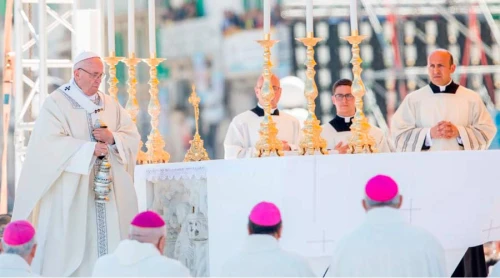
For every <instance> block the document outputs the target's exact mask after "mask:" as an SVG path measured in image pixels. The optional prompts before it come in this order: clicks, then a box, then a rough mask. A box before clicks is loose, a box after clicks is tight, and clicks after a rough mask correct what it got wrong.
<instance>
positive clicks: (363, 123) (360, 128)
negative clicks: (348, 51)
mask: <svg viewBox="0 0 500 278" xmlns="http://www.w3.org/2000/svg"><path fill="white" fill-rule="evenodd" d="M366 37H367V36H361V35H359V33H358V31H357V30H355V31H352V32H351V36H348V37H345V38H343V39H344V40H347V41H348V42H349V43H350V44H351V45H352V59H351V64H352V73H353V80H352V94H353V95H354V97H355V99H356V103H355V104H356V114H355V115H354V119H353V120H352V125H351V132H352V135H351V138H349V142H348V144H349V151H348V152H349V153H353V154H354V153H376V152H378V150H377V148H376V146H375V139H374V138H373V137H372V136H370V134H369V132H370V123H368V120H367V119H366V117H365V113H364V112H363V96H364V95H365V91H366V89H365V85H364V84H363V80H362V79H361V72H362V71H363V69H362V68H361V63H362V62H363V60H362V59H361V56H360V54H359V44H360V43H361V42H362V41H363V40H364V39H365V38H366Z"/></svg>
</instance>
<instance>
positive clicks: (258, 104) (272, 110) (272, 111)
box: [257, 102, 276, 114]
mask: <svg viewBox="0 0 500 278" xmlns="http://www.w3.org/2000/svg"><path fill="white" fill-rule="evenodd" d="M257 106H258V107H260V108H262V110H264V107H262V106H261V105H260V103H258V102H257ZM275 110H276V109H272V108H271V114H272V113H274V111H275Z"/></svg>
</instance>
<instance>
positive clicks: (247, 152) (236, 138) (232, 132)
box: [224, 120, 255, 159]
mask: <svg viewBox="0 0 500 278" xmlns="http://www.w3.org/2000/svg"><path fill="white" fill-rule="evenodd" d="M246 140H249V138H245V135H244V134H243V132H242V130H241V129H240V127H239V126H238V125H237V124H236V123H235V122H234V120H233V121H232V122H231V124H230V125H229V128H228V129H227V134H226V138H225V139H224V159H234V158H245V157H252V152H253V151H254V150H255V148H254V147H247V144H246Z"/></svg>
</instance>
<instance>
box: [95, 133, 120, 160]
mask: <svg viewBox="0 0 500 278" xmlns="http://www.w3.org/2000/svg"><path fill="white" fill-rule="evenodd" d="M92 134H93V135H94V138H95V139H96V140H97V141H98V142H97V144H96V145H95V149H94V155H95V156H105V155H107V154H108V144H109V145H111V144H114V143H115V139H114V137H113V133H111V131H109V129H107V128H96V129H94V130H93V131H92Z"/></svg>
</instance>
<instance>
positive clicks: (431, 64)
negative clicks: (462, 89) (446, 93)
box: [427, 49, 456, 86]
mask: <svg viewBox="0 0 500 278" xmlns="http://www.w3.org/2000/svg"><path fill="white" fill-rule="evenodd" d="M455 69H456V66H455V65H454V63H453V55H452V54H451V53H450V52H449V51H448V50H446V49H436V50H434V51H433V52H432V53H431V54H430V55H429V57H428V58H427V71H428V74H429V79H430V80H431V82H432V83H434V84H435V85H437V86H445V85H447V84H448V83H450V81H451V75H452V74H453V73H454V72H455Z"/></svg>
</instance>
